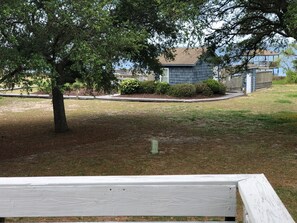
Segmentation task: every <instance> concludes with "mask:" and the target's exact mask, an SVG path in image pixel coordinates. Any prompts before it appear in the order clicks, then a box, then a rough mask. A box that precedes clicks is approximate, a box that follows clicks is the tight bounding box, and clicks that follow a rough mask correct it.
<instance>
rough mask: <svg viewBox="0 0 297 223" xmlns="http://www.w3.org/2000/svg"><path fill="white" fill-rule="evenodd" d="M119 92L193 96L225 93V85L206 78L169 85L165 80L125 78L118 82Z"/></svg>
mask: <svg viewBox="0 0 297 223" xmlns="http://www.w3.org/2000/svg"><path fill="white" fill-rule="evenodd" d="M120 91H121V94H137V93H144V94H167V95H170V96H174V97H193V96H195V95H203V96H212V95H213V94H225V93H226V87H225V86H224V85H223V84H222V83H220V82H218V81H216V80H212V79H209V80H206V81H203V82H202V83H201V82H200V83H196V84H176V85H169V84H168V83H165V82H156V81H143V82H140V81H138V80H136V79H127V80H124V81H122V82H121V83H120Z"/></svg>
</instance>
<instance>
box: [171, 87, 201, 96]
mask: <svg viewBox="0 0 297 223" xmlns="http://www.w3.org/2000/svg"><path fill="white" fill-rule="evenodd" d="M168 93H169V95H171V96H174V97H192V96H194V95H196V88H195V85H193V84H176V85H172V86H170V89H169V91H168Z"/></svg>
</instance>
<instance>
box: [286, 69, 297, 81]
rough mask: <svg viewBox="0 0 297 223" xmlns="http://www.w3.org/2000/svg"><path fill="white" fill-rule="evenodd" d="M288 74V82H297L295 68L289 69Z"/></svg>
mask: <svg viewBox="0 0 297 223" xmlns="http://www.w3.org/2000/svg"><path fill="white" fill-rule="evenodd" d="M286 75H287V78H286V80H287V83H288V84H297V72H295V71H293V70H287V72H286Z"/></svg>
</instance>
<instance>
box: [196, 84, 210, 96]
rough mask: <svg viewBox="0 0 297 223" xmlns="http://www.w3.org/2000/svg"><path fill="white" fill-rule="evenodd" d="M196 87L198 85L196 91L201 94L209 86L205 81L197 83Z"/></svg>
mask: <svg viewBox="0 0 297 223" xmlns="http://www.w3.org/2000/svg"><path fill="white" fill-rule="evenodd" d="M195 87H196V93H197V94H201V93H202V92H203V90H204V88H205V87H207V84H205V83H196V84H195Z"/></svg>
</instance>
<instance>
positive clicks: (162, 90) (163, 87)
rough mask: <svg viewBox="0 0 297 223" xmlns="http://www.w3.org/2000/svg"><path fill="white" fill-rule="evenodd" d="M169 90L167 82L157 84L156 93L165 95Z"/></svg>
mask: <svg viewBox="0 0 297 223" xmlns="http://www.w3.org/2000/svg"><path fill="white" fill-rule="evenodd" d="M169 88H170V84H168V83H167V82H157V85H156V93H157V94H167V92H168V91H169Z"/></svg>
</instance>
